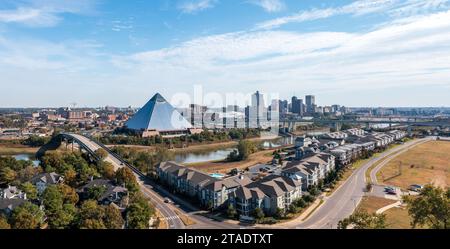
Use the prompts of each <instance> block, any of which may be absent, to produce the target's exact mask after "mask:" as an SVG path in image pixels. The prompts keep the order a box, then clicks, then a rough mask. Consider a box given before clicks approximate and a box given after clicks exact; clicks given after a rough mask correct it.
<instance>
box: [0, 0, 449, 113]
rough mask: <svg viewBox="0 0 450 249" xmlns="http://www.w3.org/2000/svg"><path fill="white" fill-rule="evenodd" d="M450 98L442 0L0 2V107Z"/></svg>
mask: <svg viewBox="0 0 450 249" xmlns="http://www.w3.org/2000/svg"><path fill="white" fill-rule="evenodd" d="M193 85H201V86H202V87H203V89H204V92H218V93H220V94H226V93H233V92H242V93H244V94H247V93H250V92H253V91H256V90H260V91H262V92H266V93H278V94H279V95H280V96H281V97H282V98H290V96H292V94H294V93H295V94H296V95H298V96H303V95H305V94H315V95H316V96H317V102H318V104H320V105H331V104H335V103H339V104H343V105H347V106H450V0H376V1H375V0H359V1H318V0H152V1H147V0H134V1H122V0H76V1H75V0H2V1H0V86H1V89H2V90H1V91H0V107H17V106H27V107H30V106H67V105H69V104H70V103H72V102H76V103H78V106H104V105H115V106H128V105H131V106H141V105H142V104H143V103H145V102H146V100H147V99H148V98H150V97H151V96H152V95H153V94H154V93H155V92H161V93H162V94H163V95H164V96H166V97H167V99H169V100H170V99H171V97H172V96H177V94H179V93H188V94H191V93H192V92H193Z"/></svg>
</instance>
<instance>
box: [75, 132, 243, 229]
mask: <svg viewBox="0 0 450 249" xmlns="http://www.w3.org/2000/svg"><path fill="white" fill-rule="evenodd" d="M69 135H70V136H72V137H74V138H76V139H78V140H79V141H80V142H82V143H83V144H85V145H86V146H88V147H89V149H91V150H92V151H96V150H98V149H100V148H103V149H105V150H106V151H107V152H108V156H107V157H106V158H105V159H104V160H105V161H108V162H110V163H111V164H113V166H114V168H115V170H117V169H119V168H120V167H124V166H125V165H126V163H125V162H124V161H122V160H121V158H120V157H119V156H118V155H116V154H114V153H112V152H111V151H110V150H109V149H108V148H106V147H105V146H102V145H100V144H99V143H97V142H95V141H93V140H91V139H89V138H87V137H85V136H82V135H78V134H69ZM132 170H133V168H132ZM133 173H134V174H135V176H136V179H137V180H138V183H139V185H140V190H141V192H142V193H143V194H144V195H145V196H146V197H148V198H149V199H150V200H151V201H152V203H153V204H154V205H155V207H156V208H157V209H158V210H159V211H160V212H161V214H162V216H163V217H164V219H165V220H167V223H168V226H169V227H168V228H169V229H183V228H187V227H186V226H185V225H184V223H183V222H182V220H181V219H180V217H179V216H178V215H177V213H176V212H175V211H174V210H175V209H176V210H177V211H178V212H179V213H181V214H182V215H185V216H187V217H189V218H190V219H191V220H193V221H194V222H195V223H196V224H195V225H193V226H189V227H188V228H204V229H239V228H243V227H242V226H239V225H236V224H230V223H226V222H219V221H215V220H213V219H210V218H207V217H204V216H202V215H201V214H202V213H204V211H202V210H200V209H198V208H197V207H195V206H193V205H192V204H190V203H189V202H187V201H185V200H183V199H181V198H178V197H177V196H175V195H173V194H172V193H170V192H169V191H167V190H166V189H165V188H163V187H161V186H159V185H158V184H156V183H155V182H154V181H151V180H150V179H148V178H147V177H146V176H145V175H143V174H142V173H140V172H138V171H137V170H133ZM166 198H169V199H171V200H172V201H175V203H176V204H170V203H165V202H164V200H165V199H166Z"/></svg>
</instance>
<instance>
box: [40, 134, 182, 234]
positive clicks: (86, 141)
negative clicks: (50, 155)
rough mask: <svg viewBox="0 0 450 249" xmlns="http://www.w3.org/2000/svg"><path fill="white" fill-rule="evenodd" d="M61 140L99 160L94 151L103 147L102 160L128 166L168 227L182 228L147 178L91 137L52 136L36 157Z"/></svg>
mask: <svg viewBox="0 0 450 249" xmlns="http://www.w3.org/2000/svg"><path fill="white" fill-rule="evenodd" d="M63 142H64V143H66V145H68V146H74V143H76V144H77V145H78V148H79V149H80V150H84V151H86V152H87V154H88V155H89V156H90V157H91V159H93V160H99V157H98V156H97V154H96V153H95V151H97V150H98V149H100V148H102V149H104V150H105V151H106V152H108V156H107V157H106V158H105V159H104V160H105V161H107V162H110V163H111V164H112V165H113V166H114V169H115V170H117V169H119V168H121V167H128V168H130V169H131V170H132V171H133V173H134V174H135V176H136V179H137V181H138V183H139V186H140V189H141V192H142V193H143V194H144V195H145V196H147V197H148V198H150V199H151V201H152V203H153V204H154V205H155V207H156V208H157V209H158V210H159V211H160V212H161V214H162V216H164V219H165V220H167V223H168V225H169V228H175V229H177V228H184V223H183V222H182V221H181V219H180V218H179V217H178V215H177V213H175V211H173V209H171V208H170V207H169V205H168V204H167V203H165V202H164V199H163V198H162V197H161V196H159V195H158V194H157V193H156V192H155V191H153V189H152V186H151V185H149V184H148V178H147V177H146V176H145V175H144V174H143V173H142V172H140V171H139V170H138V169H137V168H135V167H134V166H132V165H130V164H128V163H127V162H125V161H124V160H123V159H122V158H121V157H120V156H119V155H117V154H115V153H114V152H112V151H111V150H110V149H109V148H107V147H106V146H105V145H103V144H101V143H98V142H96V141H95V140H93V139H90V138H88V137H85V136H82V135H79V134H73V133H61V134H59V135H57V136H55V137H53V138H52V139H51V141H50V142H49V143H47V144H46V145H44V146H42V147H41V148H40V149H39V151H38V152H37V153H36V158H38V159H40V158H42V156H44V155H45V152H46V151H48V150H56V149H57V148H59V146H61V145H62V144H63Z"/></svg>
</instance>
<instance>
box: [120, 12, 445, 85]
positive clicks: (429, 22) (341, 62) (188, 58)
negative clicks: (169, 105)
mask: <svg viewBox="0 0 450 249" xmlns="http://www.w3.org/2000/svg"><path fill="white" fill-rule="evenodd" d="M448 44H450V11H447V12H440V13H436V14H433V15H428V16H423V17H421V18H416V19H411V21H410V22H402V23H395V22H394V23H392V25H385V26H383V27H381V28H379V29H375V30H373V31H369V32H362V33H347V32H312V33H298V32H283V31H257V32H237V33H229V34H223V35H215V36H208V37H203V38H198V39H194V40H191V41H188V42H185V43H182V44H180V45H178V46H174V47H170V48H165V49H161V50H153V51H148V52H143V53H137V54H134V55H132V56H128V57H116V58H115V59H114V61H115V63H116V65H118V66H119V65H120V67H121V68H124V69H126V70H130V73H129V74H128V75H133V76H131V77H132V79H125V78H122V80H124V81H126V82H130V81H134V82H141V83H142V84H148V83H145V82H146V81H147V79H152V82H154V83H155V84H158V85H165V86H168V85H170V86H173V89H178V90H180V91H182V90H186V89H189V87H190V86H191V85H192V84H201V83H203V84H205V85H206V88H208V87H209V88H210V90H218V91H222V90H223V89H230V88H231V89H233V88H235V89H239V91H253V90H255V89H260V90H264V91H274V92H280V91H281V92H282V93H284V94H290V93H291V91H292V90H290V89H299V90H303V91H308V92H329V91H342V89H346V90H347V91H350V90H351V89H353V90H358V89H365V90H370V89H381V88H384V87H412V86H415V85H423V84H435V85H440V86H446V87H448V86H449V85H450V46H449V45H448ZM171 88H172V87H171Z"/></svg>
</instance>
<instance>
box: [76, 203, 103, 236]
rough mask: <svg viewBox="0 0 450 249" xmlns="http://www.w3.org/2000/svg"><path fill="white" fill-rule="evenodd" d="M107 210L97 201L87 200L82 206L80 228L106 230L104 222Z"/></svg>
mask: <svg viewBox="0 0 450 249" xmlns="http://www.w3.org/2000/svg"><path fill="white" fill-rule="evenodd" d="M104 217H105V210H104V209H103V207H102V206H99V205H98V204H97V201H94V200H87V201H85V202H83V204H81V207H80V220H79V225H78V226H79V228H81V229H106V226H105V224H104V222H103V219H104Z"/></svg>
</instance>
